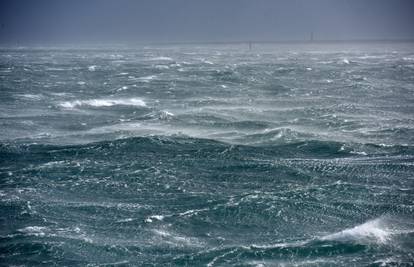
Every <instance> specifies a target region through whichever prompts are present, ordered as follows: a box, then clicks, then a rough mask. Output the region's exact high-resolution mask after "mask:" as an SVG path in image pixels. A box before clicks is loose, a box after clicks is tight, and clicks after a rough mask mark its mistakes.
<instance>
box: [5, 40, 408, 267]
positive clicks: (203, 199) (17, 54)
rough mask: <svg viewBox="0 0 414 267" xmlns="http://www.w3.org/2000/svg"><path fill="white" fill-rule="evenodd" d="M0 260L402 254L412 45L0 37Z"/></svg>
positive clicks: (391, 258)
mask: <svg viewBox="0 0 414 267" xmlns="http://www.w3.org/2000/svg"><path fill="white" fill-rule="evenodd" d="M0 86H1V90H0V265H5V266H9V265H19V266H20V265H23V266H33V265H35V266H39V265H44V266H51V265H58V266H68V265H74V266H113V265H117V266H118V265H119V266H168V265H171V266H367V265H369V266H388V265H390V266H412V264H413V262H414V217H413V208H414V181H413V174H414V161H413V160H414V45H413V44H353V45H340V44H336V45H333V44H332V45H326V44H325V45H316V44H308V45H306V44H304V45H297V44H296V45H288V44H286V45H256V44H254V45H253V49H252V50H251V51H249V49H248V46H247V45H216V46H214V45H209V46H201V45H200V46H197V45H186V46H181V47H179V46H160V47H151V46H148V47H136V48H117V49H115V48H114V49H73V48H71V49H61V48H60V49H49V48H39V49H29V48H18V49H17V48H16V49H2V50H1V51H0Z"/></svg>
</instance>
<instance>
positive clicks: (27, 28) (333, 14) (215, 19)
mask: <svg viewBox="0 0 414 267" xmlns="http://www.w3.org/2000/svg"><path fill="white" fill-rule="evenodd" d="M413 14H414V0H26V1H23V0H0V23H1V28H0V42H1V43H11V44H13V43H20V44H25V43H26V44H27V43H43V44H47V43H56V42H64V43H65V42H66V43H76V42H108V43H124V42H130V41H134V42H180V41H245V40H256V41H259V40H303V39H307V38H309V35H310V32H312V31H313V32H314V35H315V38H316V39H325V40H326V39H414V15H413Z"/></svg>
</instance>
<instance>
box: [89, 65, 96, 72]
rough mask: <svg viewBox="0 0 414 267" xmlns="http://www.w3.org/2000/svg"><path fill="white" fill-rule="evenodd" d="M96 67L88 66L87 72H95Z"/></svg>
mask: <svg viewBox="0 0 414 267" xmlns="http://www.w3.org/2000/svg"><path fill="white" fill-rule="evenodd" d="M96 67H97V66H96V65H92V66H89V67H88V70H89V71H95V70H96Z"/></svg>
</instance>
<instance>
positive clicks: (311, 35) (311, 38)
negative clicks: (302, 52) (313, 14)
mask: <svg viewBox="0 0 414 267" xmlns="http://www.w3.org/2000/svg"><path fill="white" fill-rule="evenodd" d="M310 41H311V42H313V32H311V34H310Z"/></svg>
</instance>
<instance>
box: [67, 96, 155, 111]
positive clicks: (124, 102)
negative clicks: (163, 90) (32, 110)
mask: <svg viewBox="0 0 414 267" xmlns="http://www.w3.org/2000/svg"><path fill="white" fill-rule="evenodd" d="M117 105H120V106H137V107H145V106H146V105H147V104H146V103H145V102H144V100H142V99H140V98H124V99H89V100H75V101H66V102H62V103H60V104H59V106H61V107H63V108H66V109H74V108H76V107H80V106H90V107H112V106H117Z"/></svg>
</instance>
